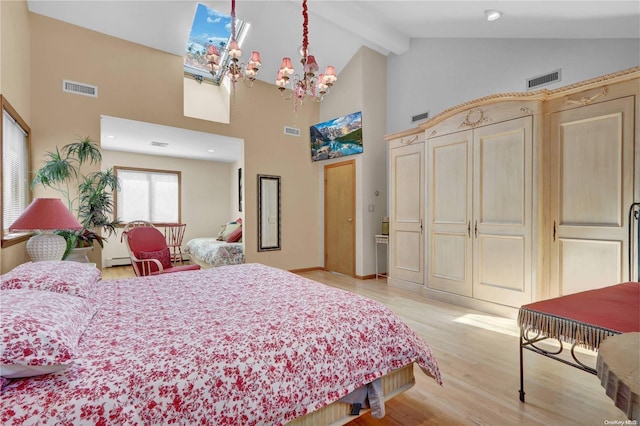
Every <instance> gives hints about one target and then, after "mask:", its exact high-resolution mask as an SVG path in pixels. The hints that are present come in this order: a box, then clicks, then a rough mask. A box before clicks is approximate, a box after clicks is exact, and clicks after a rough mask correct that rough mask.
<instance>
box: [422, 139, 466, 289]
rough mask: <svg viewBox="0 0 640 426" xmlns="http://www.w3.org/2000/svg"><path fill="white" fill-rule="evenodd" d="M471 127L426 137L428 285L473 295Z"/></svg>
mask: <svg viewBox="0 0 640 426" xmlns="http://www.w3.org/2000/svg"><path fill="white" fill-rule="evenodd" d="M472 137H473V133H472V131H471V130H468V131H464V132H459V133H453V134H448V135H444V136H440V137H435V138H431V139H429V159H428V168H429V174H428V178H427V182H428V190H427V193H428V196H429V202H428V203H427V204H428V228H429V238H428V240H427V251H428V255H427V261H428V266H427V271H428V272H427V274H428V279H427V286H428V287H429V288H434V289H437V290H442V291H447V292H450V293H456V294H460V295H464V296H471V295H472V282H471V279H472V275H471V272H472V264H471V262H472V256H471V253H472V252H471V250H472V244H471V237H472V235H471V219H472V178H473V176H472V160H471V158H472Z"/></svg>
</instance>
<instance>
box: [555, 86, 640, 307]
mask: <svg viewBox="0 0 640 426" xmlns="http://www.w3.org/2000/svg"><path fill="white" fill-rule="evenodd" d="M633 121H634V98H633V97H626V98H620V99H614V100H611V101H607V102H601V103H597V104H592V105H586V106H582V107H578V108H574V109H570V110H565V111H560V112H556V113H552V114H551V116H550V142H551V158H550V161H551V166H552V168H551V184H552V185H551V212H552V218H551V220H552V221H553V223H552V226H551V229H552V232H553V234H552V235H551V236H550V239H551V250H550V252H551V274H550V275H551V296H557V295H564V294H570V293H576V292H579V291H584V290H590V289H594V288H599V287H604V286H607V285H612V284H615V283H619V282H623V281H626V280H627V279H628V277H627V268H628V259H627V250H628V244H629V242H628V241H627V240H628V235H627V232H628V231H627V222H628V217H627V216H628V209H629V206H630V205H631V202H632V200H633V159H634V146H633Z"/></svg>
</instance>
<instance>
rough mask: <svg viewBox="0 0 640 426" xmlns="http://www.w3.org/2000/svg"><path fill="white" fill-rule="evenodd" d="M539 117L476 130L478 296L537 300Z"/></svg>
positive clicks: (510, 302) (517, 302) (475, 275)
mask: <svg viewBox="0 0 640 426" xmlns="http://www.w3.org/2000/svg"><path fill="white" fill-rule="evenodd" d="M532 131H533V118H532V117H530V116H529V117H523V118H519V119H515V120H510V121H505V122H501V123H497V124H493V125H490V126H484V127H480V128H477V129H475V130H474V131H473V158H474V165H473V174H474V178H473V222H472V237H473V297H474V298H476V299H482V300H487V301H490V302H494V303H500V304H502V305H507V306H514V307H519V306H521V305H523V304H526V303H530V302H531V285H532V276H531V274H532V270H531V256H532V247H531V242H532V238H531V235H532V231H531V227H532V155H533V151H532V149H533V137H532Z"/></svg>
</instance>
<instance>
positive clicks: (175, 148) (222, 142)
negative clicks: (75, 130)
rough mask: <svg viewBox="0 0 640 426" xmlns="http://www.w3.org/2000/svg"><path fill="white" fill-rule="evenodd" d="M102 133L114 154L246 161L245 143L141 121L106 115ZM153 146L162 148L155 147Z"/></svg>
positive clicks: (108, 147)
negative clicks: (244, 155)
mask: <svg viewBox="0 0 640 426" xmlns="http://www.w3.org/2000/svg"><path fill="white" fill-rule="evenodd" d="M100 133H101V135H100V141H101V146H102V148H103V149H108V150H111V151H125V152H134V153H138V154H151V155H163V156H166V157H181V158H192V159H197V160H208V161H220V162H225V163H229V162H233V161H236V160H239V159H241V158H242V157H243V149H244V142H243V140H242V139H239V138H232V137H229V136H222V135H214V134H212V133H205V132H196V131H194V130H188V129H180V128H177V127H169V126H162V125H159V124H153V123H144V122H142V121H134V120H127V119H124V118H118V117H109V116H106V115H103V116H101V117H100ZM152 142H154V143H156V144H158V143H159V144H161V145H163V146H154V145H152Z"/></svg>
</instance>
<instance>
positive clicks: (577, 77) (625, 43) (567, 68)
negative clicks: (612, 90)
mask: <svg viewBox="0 0 640 426" xmlns="http://www.w3.org/2000/svg"><path fill="white" fill-rule="evenodd" d="M638 65H640V40H638V39H622V40H545V39H536V40H529V39H527V40H524V39H523V40H520V39H508V40H506V39H414V40H412V41H411V49H410V50H409V51H408V52H407V53H405V54H402V55H394V54H390V55H389V57H388V58H387V134H389V133H395V132H399V131H402V130H406V129H409V128H412V127H415V126H416V125H415V124H412V123H411V117H412V116H414V115H417V114H420V113H423V112H426V111H429V113H430V116H431V117H433V116H435V115H437V114H438V113H440V112H442V111H444V110H445V109H448V108H450V107H453V106H455V105H458V104H460V103H463V102H467V101H470V100H472V99H476V98H480V97H483V96H487V95H492V94H495V93H507V92H525V91H526V86H525V81H526V79H528V78H531V77H535V76H538V75H542V74H546V73H548V72H551V71H554V70H556V69H559V68H561V69H562V81H560V82H557V83H554V84H552V85H549V86H545V87H544V88H546V89H553V88H557V87H562V86H567V85H569V84H572V83H576V82H579V81H583V80H587V79H590V78H594V77H599V76H601V75H604V74H609V73H612V72H616V71H621V70H624V69H627V68H631V67H634V66H638Z"/></svg>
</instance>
